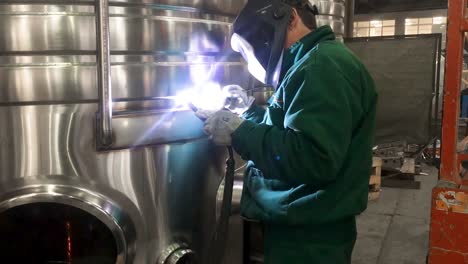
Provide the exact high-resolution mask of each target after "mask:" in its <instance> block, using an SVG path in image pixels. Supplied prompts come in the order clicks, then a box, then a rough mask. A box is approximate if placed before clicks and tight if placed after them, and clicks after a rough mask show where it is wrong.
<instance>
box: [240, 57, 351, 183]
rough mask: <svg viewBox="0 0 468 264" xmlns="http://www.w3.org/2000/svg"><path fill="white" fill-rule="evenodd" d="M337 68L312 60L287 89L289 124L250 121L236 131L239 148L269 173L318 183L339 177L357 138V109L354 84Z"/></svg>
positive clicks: (286, 179)
mask: <svg viewBox="0 0 468 264" xmlns="http://www.w3.org/2000/svg"><path fill="white" fill-rule="evenodd" d="M334 70H335V69H330V68H328V67H324V66H318V65H311V66H308V67H307V68H305V69H302V70H301V71H300V72H298V73H296V74H295V79H296V80H300V81H297V82H294V81H293V80H292V81H291V83H290V84H288V85H287V86H286V89H285V98H286V99H285V100H289V101H290V104H289V105H290V106H289V107H288V109H284V111H286V113H285V121H284V125H285V127H286V128H283V127H276V126H271V125H266V124H256V123H254V122H252V121H245V122H244V123H243V124H242V125H241V126H240V127H239V128H238V129H237V130H236V131H235V132H234V134H233V146H234V148H235V150H236V151H237V152H238V153H239V154H240V155H241V156H242V157H243V158H244V159H246V160H252V161H253V162H254V163H255V166H256V167H257V168H258V169H260V170H261V171H262V172H263V174H264V175H265V177H266V178H269V177H271V176H269V175H279V177H280V178H281V180H285V181H289V182H293V183H298V184H311V185H314V186H321V185H323V184H327V183H329V182H333V181H334V179H335V178H336V175H337V174H338V171H339V169H340V168H341V166H342V164H343V161H344V158H345V156H346V152H347V149H348V145H349V144H350V140H351V133H352V132H351V131H352V113H351V107H350V103H351V102H350V98H349V96H348V93H349V92H350V89H351V87H349V83H348V82H347V81H346V80H345V79H344V76H342V74H341V73H339V72H336V71H334ZM333 73H335V74H333ZM297 77H298V78H297ZM296 91H297V92H296ZM288 93H289V94H288ZM288 97H292V98H288Z"/></svg>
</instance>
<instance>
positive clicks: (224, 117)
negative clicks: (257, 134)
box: [203, 110, 244, 146]
mask: <svg viewBox="0 0 468 264" xmlns="http://www.w3.org/2000/svg"><path fill="white" fill-rule="evenodd" d="M242 122H244V120H243V119H242V118H240V117H238V116H237V115H236V114H234V113H232V112H230V111H227V110H220V111H217V112H215V113H214V114H212V115H210V116H209V117H208V119H207V120H206V121H205V127H204V129H203V130H204V131H205V133H206V134H207V135H209V136H210V138H211V139H212V140H213V142H214V143H215V144H216V145H218V146H229V145H231V141H232V139H231V135H232V133H234V131H236V129H237V128H239V126H240V125H241V124H242Z"/></svg>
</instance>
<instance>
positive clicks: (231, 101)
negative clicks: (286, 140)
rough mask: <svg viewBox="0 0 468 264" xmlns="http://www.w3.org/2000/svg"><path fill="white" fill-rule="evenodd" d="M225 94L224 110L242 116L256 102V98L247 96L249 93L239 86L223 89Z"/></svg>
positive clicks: (227, 86)
mask: <svg viewBox="0 0 468 264" xmlns="http://www.w3.org/2000/svg"><path fill="white" fill-rule="evenodd" d="M223 94H224V95H225V96H226V101H225V104H224V108H226V109H228V110H229V111H231V112H233V113H235V114H237V115H242V114H243V113H244V112H245V111H247V110H248V109H249V108H250V107H251V106H252V105H253V104H254V102H255V98H253V97H252V96H249V95H247V91H246V90H244V89H243V88H242V87H240V86H239V85H235V84H231V85H226V86H224V87H223Z"/></svg>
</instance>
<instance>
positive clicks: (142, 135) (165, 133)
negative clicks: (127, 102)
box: [97, 109, 206, 150]
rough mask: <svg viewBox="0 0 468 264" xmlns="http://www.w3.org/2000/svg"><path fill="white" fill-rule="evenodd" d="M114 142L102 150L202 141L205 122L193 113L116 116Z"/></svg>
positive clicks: (173, 112)
mask: <svg viewBox="0 0 468 264" xmlns="http://www.w3.org/2000/svg"><path fill="white" fill-rule="evenodd" d="M112 134H113V143H112V145H111V146H110V147H108V148H100V147H99V142H97V146H98V149H100V150H115V149H127V148H136V147H142V146H149V145H162V144H168V143H180V144H183V143H187V142H190V141H194V140H199V139H203V138H205V137H206V135H205V134H204V133H203V122H202V121H201V120H200V119H198V118H197V117H196V116H195V114H194V113H193V111H191V110H185V109H180V110H160V111H155V112H149V113H148V112H145V113H120V114H119V113H116V114H115V116H114V117H113V119H112Z"/></svg>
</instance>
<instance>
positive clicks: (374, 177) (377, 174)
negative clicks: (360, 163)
mask: <svg viewBox="0 0 468 264" xmlns="http://www.w3.org/2000/svg"><path fill="white" fill-rule="evenodd" d="M381 185H382V159H381V158H373V159H372V170H371V176H370V180H369V195H368V199H369V201H374V200H377V199H379V197H380V186H381Z"/></svg>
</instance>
